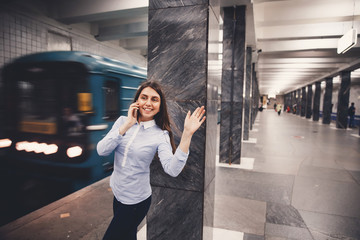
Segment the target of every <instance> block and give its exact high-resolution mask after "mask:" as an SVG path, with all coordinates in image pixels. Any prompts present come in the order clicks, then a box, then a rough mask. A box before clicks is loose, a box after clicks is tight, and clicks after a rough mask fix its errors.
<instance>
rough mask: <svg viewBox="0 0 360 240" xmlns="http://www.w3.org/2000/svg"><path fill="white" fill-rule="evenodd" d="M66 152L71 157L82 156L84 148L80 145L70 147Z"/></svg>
mask: <svg viewBox="0 0 360 240" xmlns="http://www.w3.org/2000/svg"><path fill="white" fill-rule="evenodd" d="M66 154H67V155H68V157H69V158H73V157H77V156H80V155H81V154H82V148H81V147H79V146H75V147H70V148H68V149H67V150H66Z"/></svg>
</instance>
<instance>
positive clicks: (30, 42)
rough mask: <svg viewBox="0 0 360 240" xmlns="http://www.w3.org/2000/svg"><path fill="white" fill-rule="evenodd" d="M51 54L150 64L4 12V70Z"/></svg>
mask: <svg viewBox="0 0 360 240" xmlns="http://www.w3.org/2000/svg"><path fill="white" fill-rule="evenodd" d="M50 50H72V51H86V52H89V53H91V54H96V55H101V56H104V57H109V58H113V59H117V60H122V61H125V62H127V63H130V64H136V65H138V66H141V67H146V66H147V60H146V58H145V57H143V56H141V55H140V54H137V53H134V52H131V51H127V50H125V49H123V48H121V47H119V46H116V45H115V44H112V43H105V42H99V41H97V40H96V39H95V38H94V37H93V36H92V35H90V34H88V33H85V32H83V31H81V30H78V29H74V28H72V27H71V26H69V25H65V24H62V23H60V22H57V21H55V20H53V19H50V18H47V17H45V16H43V15H40V14H38V13H35V12H34V13H32V12H31V11H28V12H27V11H24V10H19V9H16V8H12V7H11V6H10V7H2V8H1V9H0V68H2V66H3V65H4V64H6V63H8V62H10V61H11V60H12V59H14V58H17V57H19V56H22V55H25V54H30V53H35V52H43V51H50Z"/></svg>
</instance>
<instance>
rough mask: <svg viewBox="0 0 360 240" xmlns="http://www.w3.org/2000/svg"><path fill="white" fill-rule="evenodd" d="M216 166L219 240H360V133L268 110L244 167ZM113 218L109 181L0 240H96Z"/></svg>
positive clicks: (6, 230)
mask: <svg viewBox="0 0 360 240" xmlns="http://www.w3.org/2000/svg"><path fill="white" fill-rule="evenodd" d="M214 164H215V163H214ZM216 166H217V167H216V177H215V181H216V184H215V213H214V231H213V232H214V236H213V240H235V239H236V240H241V239H246V240H260V239H264V240H265V239H266V240H283V239H299V240H308V239H309V240H325V239H329V240H335V239H360V204H359V203H360V138H359V134H358V129H347V130H342V129H336V127H335V125H332V124H330V125H323V124H322V123H321V119H320V122H314V121H312V120H308V119H306V118H304V117H300V116H297V115H293V114H290V113H282V114H281V115H280V116H278V115H277V113H276V112H275V111H274V110H270V109H269V110H264V111H263V112H259V113H258V116H257V119H256V121H255V124H254V125H253V129H252V130H251V131H250V139H249V140H248V141H244V142H243V143H242V159H241V164H240V165H235V164H232V165H229V164H219V163H218V164H216ZM111 218H112V193H111V189H110V188H109V178H105V179H103V180H101V181H99V182H97V183H95V184H93V185H91V186H88V187H86V188H84V189H82V190H80V191H78V192H75V193H73V194H71V195H69V196H67V197H65V198H63V199H60V200H58V201H56V202H54V203H52V204H50V205H48V206H46V207H43V208H42V209H39V210H37V211H34V212H32V213H30V214H28V215H26V216H24V217H22V218H19V219H17V220H15V221H14V222H11V223H9V224H7V225H5V226H3V227H1V228H0V239H4V240H5V239H6V240H15V239H16V240H19V239H28V240H35V239H36V240H45V239H46V240H48V239H52V240H57V239H59V240H60V239H77V240H79V239H81V240H85V239H91V240H93V239H94V240H97V239H102V236H103V234H104V232H105V230H106V228H107V225H108V224H109V222H110V220H111ZM179 224H181V223H179ZM138 239H139V240H145V239H146V225H145V221H144V222H143V223H142V224H141V226H140V227H139V232H138ZM169 240H171V239H169ZM184 240H185V239H184ZM186 240H187V239H186ZM205 240H206V239H205Z"/></svg>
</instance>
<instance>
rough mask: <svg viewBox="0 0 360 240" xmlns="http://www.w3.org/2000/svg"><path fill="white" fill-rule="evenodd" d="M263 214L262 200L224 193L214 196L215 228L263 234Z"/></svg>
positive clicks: (263, 204) (264, 209)
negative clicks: (225, 194)
mask: <svg viewBox="0 0 360 240" xmlns="http://www.w3.org/2000/svg"><path fill="white" fill-rule="evenodd" d="M265 214H266V204H265V203H264V202H259V201H254V200H249V199H243V198H239V197H231V196H224V195H216V196H215V214H214V227H215V228H223V229H228V230H232V231H237V232H245V233H251V234H255V235H264V225H265Z"/></svg>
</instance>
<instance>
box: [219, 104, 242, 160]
mask: <svg viewBox="0 0 360 240" xmlns="http://www.w3.org/2000/svg"><path fill="white" fill-rule="evenodd" d="M231 117H232V118H233V124H232V130H231V129H230V118H231ZM241 121H242V104H240V103H235V104H233V111H231V103H228V102H222V103H221V123H220V159H219V160H220V162H221V163H228V162H229V161H231V163H234V164H240V153H241V136H242V124H240V123H241ZM230 132H231V133H230ZM230 137H232V143H230ZM230 148H231V149H230ZM230 151H231V156H232V157H231V158H230Z"/></svg>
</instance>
